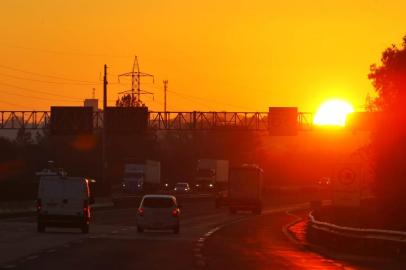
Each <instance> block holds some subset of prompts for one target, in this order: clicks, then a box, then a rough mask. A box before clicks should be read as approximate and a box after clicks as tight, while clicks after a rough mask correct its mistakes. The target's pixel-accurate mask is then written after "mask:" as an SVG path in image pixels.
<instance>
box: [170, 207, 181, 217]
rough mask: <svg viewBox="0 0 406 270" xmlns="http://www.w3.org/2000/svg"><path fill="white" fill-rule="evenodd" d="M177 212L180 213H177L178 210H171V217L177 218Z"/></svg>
mask: <svg viewBox="0 0 406 270" xmlns="http://www.w3.org/2000/svg"><path fill="white" fill-rule="evenodd" d="M179 212H180V211H179V209H178V208H175V209H173V210H172V216H173V217H178V216H179Z"/></svg>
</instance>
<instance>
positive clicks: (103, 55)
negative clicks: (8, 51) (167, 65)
mask: <svg viewBox="0 0 406 270" xmlns="http://www.w3.org/2000/svg"><path fill="white" fill-rule="evenodd" d="M3 46H6V47H9V48H14V49H20V50H21V49H22V50H30V51H38V52H43V53H52V54H59V55H81V56H93V57H111V58H128V57H131V56H129V55H113V54H101V53H100V54H97V53H84V52H73V51H70V52H69V51H57V50H46V49H40V48H30V47H23V46H15V45H14V46H10V45H3Z"/></svg>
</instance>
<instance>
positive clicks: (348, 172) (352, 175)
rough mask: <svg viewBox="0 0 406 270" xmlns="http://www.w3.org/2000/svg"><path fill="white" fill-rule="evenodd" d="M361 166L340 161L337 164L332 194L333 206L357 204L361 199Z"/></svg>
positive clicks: (353, 205)
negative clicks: (340, 162)
mask: <svg viewBox="0 0 406 270" xmlns="http://www.w3.org/2000/svg"><path fill="white" fill-rule="evenodd" d="M361 181H362V166H361V164H359V163H342V164H340V165H339V166H337V169H336V172H335V175H334V178H333V182H332V194H333V205H335V206H352V207H355V206H359V204H360V200H361Z"/></svg>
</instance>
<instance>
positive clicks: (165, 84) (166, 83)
mask: <svg viewBox="0 0 406 270" xmlns="http://www.w3.org/2000/svg"><path fill="white" fill-rule="evenodd" d="M167 91H168V80H164V115H165V117H164V119H165V125H167V124H168V114H167V113H166V92H167Z"/></svg>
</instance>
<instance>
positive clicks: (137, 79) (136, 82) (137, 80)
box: [118, 56, 154, 107]
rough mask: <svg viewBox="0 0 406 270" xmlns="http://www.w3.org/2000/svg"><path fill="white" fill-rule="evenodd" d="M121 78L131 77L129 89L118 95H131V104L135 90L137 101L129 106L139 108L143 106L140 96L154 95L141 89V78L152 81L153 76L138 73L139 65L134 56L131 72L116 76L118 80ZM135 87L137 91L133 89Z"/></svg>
mask: <svg viewBox="0 0 406 270" xmlns="http://www.w3.org/2000/svg"><path fill="white" fill-rule="evenodd" d="M122 76H128V77H131V89H130V90H126V91H123V92H120V93H119V94H127V93H131V101H132V102H133V101H134V97H135V90H137V93H136V94H137V99H136V101H135V104H131V105H132V106H134V107H141V106H142V105H143V103H142V102H141V95H144V94H149V95H153V94H154V93H151V92H148V91H145V90H142V89H141V77H152V80H154V75H152V74H148V73H144V72H141V71H140V65H139V63H138V58H137V56H135V58H134V63H133V69H132V71H130V72H127V73H123V74H120V75H118V79H119V80H120V77H122ZM135 87H137V89H135Z"/></svg>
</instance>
